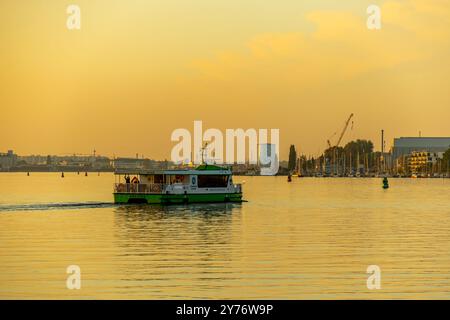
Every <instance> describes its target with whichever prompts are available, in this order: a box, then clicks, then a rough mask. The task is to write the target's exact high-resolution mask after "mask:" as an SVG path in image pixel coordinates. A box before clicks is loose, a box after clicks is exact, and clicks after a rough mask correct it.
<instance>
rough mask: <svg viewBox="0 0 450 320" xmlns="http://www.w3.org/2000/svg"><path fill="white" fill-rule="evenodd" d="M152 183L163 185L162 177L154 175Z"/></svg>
mask: <svg viewBox="0 0 450 320" xmlns="http://www.w3.org/2000/svg"><path fill="white" fill-rule="evenodd" d="M154 179H155V180H154V183H163V182H164V181H163V175H162V174H155V176H154Z"/></svg>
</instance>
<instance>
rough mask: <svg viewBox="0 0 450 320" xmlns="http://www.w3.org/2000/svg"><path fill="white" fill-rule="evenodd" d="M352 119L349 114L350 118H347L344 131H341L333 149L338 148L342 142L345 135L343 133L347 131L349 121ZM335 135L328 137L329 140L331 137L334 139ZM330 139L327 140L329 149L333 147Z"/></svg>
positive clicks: (351, 115)
mask: <svg viewBox="0 0 450 320" xmlns="http://www.w3.org/2000/svg"><path fill="white" fill-rule="evenodd" d="M352 118H353V113H352V114H350V116H349V117H348V119H347V121H346V122H345V126H344V129H342V132H341V135H340V136H339V139H338V141H337V142H336V144H335V145H334V147H338V146H339V144H340V143H341V142H342V138H343V137H344V134H345V132H346V131H347V128H348V125H349V124H350V120H352ZM335 134H336V132H335V133H334V134H333V135H332V136H331V137H330V139H331V138H332V137H334V136H335ZM330 139H328V140H327V143H328V147H329V148H332V147H333V146H332V145H331V142H330Z"/></svg>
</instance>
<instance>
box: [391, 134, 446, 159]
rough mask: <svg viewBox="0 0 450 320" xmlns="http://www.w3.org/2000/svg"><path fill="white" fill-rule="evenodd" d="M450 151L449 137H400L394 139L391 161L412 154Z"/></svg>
mask: <svg viewBox="0 0 450 320" xmlns="http://www.w3.org/2000/svg"><path fill="white" fill-rule="evenodd" d="M448 149H450V137H447V138H446V137H424V138H422V137H401V138H395V139H394V145H393V147H392V161H394V162H395V161H397V159H399V158H400V157H403V156H408V155H410V154H412V153H413V152H431V153H437V152H445V151H447V150H448Z"/></svg>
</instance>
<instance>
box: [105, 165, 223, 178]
mask: <svg viewBox="0 0 450 320" xmlns="http://www.w3.org/2000/svg"><path fill="white" fill-rule="evenodd" d="M114 174H130V175H155V174H168V175H193V174H195V175H230V174H231V169H230V168H228V167H223V166H218V165H213V164H201V165H199V166H198V167H196V168H195V169H193V168H180V169H170V170H155V169H122V168H121V169H116V170H115V171H114Z"/></svg>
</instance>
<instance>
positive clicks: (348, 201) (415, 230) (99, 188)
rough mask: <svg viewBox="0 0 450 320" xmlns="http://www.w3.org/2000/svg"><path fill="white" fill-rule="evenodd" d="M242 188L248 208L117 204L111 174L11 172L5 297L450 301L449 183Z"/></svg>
mask: <svg viewBox="0 0 450 320" xmlns="http://www.w3.org/2000/svg"><path fill="white" fill-rule="evenodd" d="M235 180H236V181H242V180H245V185H244V195H245V198H246V199H247V200H248V201H249V202H247V203H243V204H216V205H186V206H170V207H159V206H116V205H113V204H112V203H111V201H112V194H111V192H112V183H113V182H114V177H113V176H112V175H111V174H101V175H100V176H97V174H90V175H89V176H88V177H84V175H82V174H81V175H77V174H76V173H67V174H66V177H65V178H64V179H62V178H60V176H59V174H58V173H31V176H30V177H27V176H26V174H23V173H19V174H17V173H3V174H0V298H44V299H47V298H57V299H61V298H62V299H74V298H81V299H85V298H99V299H100V298H112V299H131V298H132V299H170V298H181V299H185V298H187V299H191V298H193V299H203V298H219V299H220V298H235V299H240V298H251V299H253V298H277V299H305V298H307V299H310V298H319V299H336V298H355V299H372V298H426V299H429V298H430V299H431V298H438V299H449V298H450V197H449V191H450V179H447V180H443V179H415V180H414V179H391V180H390V184H391V188H390V189H389V190H382V188H381V179H344V178H341V179H318V178H316V179H315V178H305V179H296V178H294V181H293V182H292V183H291V184H288V183H287V182H286V178H285V177H236V178H235ZM72 264H75V265H78V266H80V268H81V277H82V288H81V289H80V290H69V289H67V288H66V278H67V276H68V275H67V274H66V268H67V266H68V265H72ZM369 265H378V266H379V267H380V268H381V272H382V275H381V286H382V287H381V289H380V290H368V289H367V287H366V280H367V277H368V275H367V274H366V268H367V266H369Z"/></svg>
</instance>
